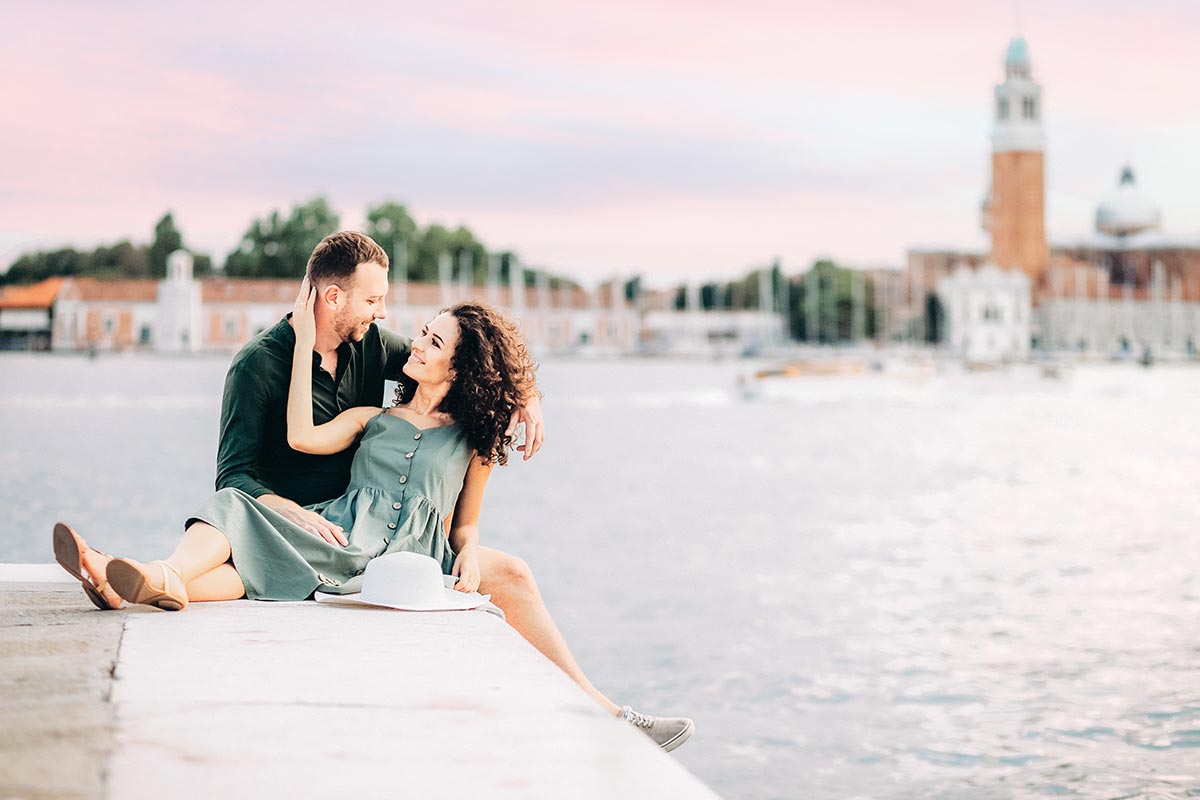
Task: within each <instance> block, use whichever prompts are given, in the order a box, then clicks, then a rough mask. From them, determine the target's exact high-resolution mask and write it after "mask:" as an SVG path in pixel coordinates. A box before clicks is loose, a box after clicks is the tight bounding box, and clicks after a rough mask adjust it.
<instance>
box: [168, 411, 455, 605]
mask: <svg viewBox="0 0 1200 800" xmlns="http://www.w3.org/2000/svg"><path fill="white" fill-rule="evenodd" d="M473 453H474V451H473V450H472V449H471V447H470V446H469V445H468V444H467V441H466V438H465V436H464V434H463V431H462V428H461V427H460V426H459V425H458V424H457V423H455V424H452V425H447V426H443V427H437V428H425V429H422V428H418V427H416V426H415V425H413V424H412V423H411V422H409V421H408V420H406V419H404V418H403V417H398V416H395V415H394V414H387V413H380V414H377V415H376V416H374V417H372V418H371V420H370V421H369V422H368V423H367V425H366V428H365V429H364V430H363V435H362V439H361V440H360V442H359V446H358V452H356V453H355V455H354V462H353V464H352V466H351V469H350V485H349V486H348V487H347V489H346V492H345V494H343V495H342V496H341V497H339V498H337V499H336V500H331V501H329V502H326V503H317V504H315V505H311V506H306V508H308V509H310V510H312V511H316V512H317V513H318V514H320V515H321V516H322V517H324V518H325V519H327V520H329V521H330V522H332V523H334V524H336V525H340V526H341V528H342V530H343V531H344V532H345V535H346V538H347V540H349V544H348V545H347V546H346V547H342V546H341V545H338V544H329V543H328V542H326V541H325V540H324V539H321V538H320V537H319V536H316V535H315V534H313V533H310V532H309V531H307V530H305V529H303V528H301V527H300V526H298V525H296V524H295V523H293V522H292V521H290V520H288V519H286V518H284V517H283V516H281V515H280V514H278V513H277V512H275V511H273V510H271V509H270V508H267V507H266V506H265V505H263V504H262V503H259V502H258V501H257V500H255V499H254V498H252V497H251V496H250V495H248V494H246V493H245V492H243V491H241V490H239V489H221V490H220V491H218V492H217V493H216V494H215V495H213V497H212V498H211V499H210V500H209V501H208V502H206V503H205V504H204V505H203V506H201V508H200V510H199V511H197V512H196V513H195V514H192V515H191V517H189V518H188V521H187V525H191V524H192V523H193V522H194V521H196V520H200V521H202V522H207V523H208V524H209V525H212V526H213V527H214V528H216V529H217V530H219V531H221V532H222V533H223V534H225V536H226V538H228V539H229V544H230V546H231V547H232V549H233V566H234V567H235V568H236V569H237V571H238V574H239V575H241V577H242V583H243V584H245V587H246V596H247V597H248V598H250V599H252V600H304V599H306V598H308V597H310V596H311V595H312V594H313V592H314V591H321V592H330V593H333V594H347V593H350V592H357V591H359V590H360V589H361V588H362V586H361V584H362V578H361V576H362V574H363V570H364V569H366V566H367V562H368V561H370V560H371V559H372V558H376V557H378V556H381V555H383V554H384V553H394V552H399V551H412V552H415V553H423V554H424V555H427V556H430V557H432V558H433V559H434V560H435V561H437V562H438V563H439V564H441V566H442V572H443V573H444V574H447V575H448V574H450V570H451V568H452V567H453V566H454V557H455V553H454V551H453V550H452V549H451V548H450V542H449V541H448V540H447V538H446V528H445V525H444V520H445V519H446V518H447V517H448V516H450V514H451V513H453V511H454V504H455V503H456V502H457V500H458V495H459V492H460V491H461V490H462V487H463V479H464V478H465V477H466V474H467V466H468V465H469V464H470V461H471V456H472V455H473Z"/></svg>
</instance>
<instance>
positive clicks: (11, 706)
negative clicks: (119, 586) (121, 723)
mask: <svg viewBox="0 0 1200 800" xmlns="http://www.w3.org/2000/svg"><path fill="white" fill-rule="evenodd" d="M23 566H24V565H22V567H23ZM53 570H57V572H54V571H51V570H50V569H49V568H45V569H40V570H34V569H28V568H22V569H17V570H11V569H8V570H6V568H5V566H4V565H0V798H5V799H7V798H68V797H69V798H101V797H103V796H104V778H105V771H106V766H107V763H108V759H109V756H110V755H111V752H112V742H113V736H114V723H115V720H114V714H113V706H112V705H111V703H110V702H109V694H110V687H111V683H112V677H111V676H112V670H113V667H114V664H115V662H116V658H117V651H118V645H119V642H120V639H121V629H122V627H123V626H124V623H125V619H124V618H125V616H126V615H125V614H122V613H119V612H101V611H99V610H98V609H96V608H95V607H93V606H92V604H91V603H90V602H88V599H87V598H86V597H85V596H84V594H83V592H82V591H81V590H80V589H79V584H78V583H77V582H70V583H63V582H61V580H60V579H59V574H61V570H58V567H57V566H54V567H53ZM62 577H63V578H68V579H69V576H67V575H65V574H62ZM46 578H51V579H53V580H54V581H55V582H53V583H51V582H46V581H45V580H43V579H46ZM27 579H33V580H32V581H31V580H27Z"/></svg>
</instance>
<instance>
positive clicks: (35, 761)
mask: <svg viewBox="0 0 1200 800" xmlns="http://www.w3.org/2000/svg"><path fill="white" fill-rule="evenodd" d="M0 709H3V716H4V724H3V725H0V798H7V797H44V798H59V797H62V798H66V797H87V798H91V797H95V798H102V797H108V798H127V797H129V798H137V797H172V798H183V797H197V798H199V797H203V798H209V797H214V796H239V797H240V796H257V797H299V796H318V795H323V794H328V793H337V795H339V796H344V797H345V796H351V797H352V796H359V797H376V796H381V795H383V794H384V793H385V792H386V793H387V794H389V795H395V796H402V797H442V796H447V795H451V794H454V795H466V796H471V795H475V796H487V797H495V798H505V797H511V798H529V797H572V798H591V797H596V798H600V797H623V796H633V795H643V794H648V795H651V796H660V797H671V798H692V797H696V798H701V797H704V798H712V797H715V794H714V793H713V792H712V791H711V790H710V789H709V788H708V787H706V786H705V785H704V784H703V783H701V782H700V781H699V780H698V779H697V778H695V777H694V776H693V775H691V773H689V772H688V771H687V770H685V769H684V768H683V767H682V766H681V765H680V764H679V763H678V762H677V761H676V760H675V759H674V758H673V757H672V756H671V755H670V754H666V753H663V752H662V751H661V750H659V749H658V748H657V747H655V746H654V745H653V743H652V742H650V740H649V739H647V738H646V737H645V736H644V735H643V734H642V733H640V732H639V731H637V730H635V729H634V728H632V727H631V726H629V725H628V724H626V723H623V722H619V721H617V720H614V719H612V718H610V717H609V716H608V715H607V714H606V713H605V712H604V711H603V710H602V709H601V708H600V707H599V706H598V705H596V703H595V702H594V701H593V700H591V699H590V698H589V697H587V695H585V694H584V693H583V692H582V691H581V690H580V689H579V688H578V687H577V686H576V685H575V684H574V683H573V682H572V681H571V680H570V679H568V678H567V676H566V675H565V674H563V673H562V671H561V670H559V669H558V668H557V667H556V666H554V665H553V664H552V663H550V662H549V661H548V660H547V659H546V658H545V657H543V656H542V655H541V654H540V653H538V652H537V651H536V650H535V649H534V648H533V647H531V646H530V645H529V644H528V643H527V642H526V641H525V640H524V639H522V638H521V637H520V635H518V634H517V633H516V631H514V630H513V629H512V628H511V627H509V626H508V625H507V624H506V623H504V622H503V621H502V620H501V619H499V618H498V617H496V616H494V615H492V614H489V613H486V612H483V611H463V612H439V613H412V612H399V611H390V610H383V609H368V608H347V607H336V606H324V605H318V604H316V603H263V602H249V601H235V602H228V603H197V604H195V605H193V606H191V607H189V608H188V609H187V610H185V611H184V612H181V613H168V612H162V611H157V610H154V609H149V608H140V607H139V608H131V609H127V610H121V611H115V612H100V611H98V610H96V609H95V608H93V607H92V605H91V604H90V603H89V602H88V601H87V599H86V598H85V597H84V595H83V593H82V592H81V591H79V589H78V584H77V583H76V582H74V581H72V580H71V579H70V577H69V576H67V575H66V574H65V573H63V572H62V570H60V569H59V568H58V567H57V565H53V564H49V565H41V564H39V565H24V564H22V565H6V564H0ZM698 735H703V734H702V733H701V734H698ZM685 746H686V745H685Z"/></svg>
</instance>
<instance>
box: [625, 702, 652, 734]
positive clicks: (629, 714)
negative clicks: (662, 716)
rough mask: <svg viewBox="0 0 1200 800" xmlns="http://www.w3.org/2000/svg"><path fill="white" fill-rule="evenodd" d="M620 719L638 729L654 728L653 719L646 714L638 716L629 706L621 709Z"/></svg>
mask: <svg viewBox="0 0 1200 800" xmlns="http://www.w3.org/2000/svg"><path fill="white" fill-rule="evenodd" d="M621 719H623V720H625V721H626V722H632V723H633V724H634V725H637V726H638V727H639V728H647V729H648V728H651V727H653V726H654V717H651V716H649V715H648V714H639V713H638V712H636V711H634V710H633V709H632V708H630V707H629V706H624V707H622V708H621Z"/></svg>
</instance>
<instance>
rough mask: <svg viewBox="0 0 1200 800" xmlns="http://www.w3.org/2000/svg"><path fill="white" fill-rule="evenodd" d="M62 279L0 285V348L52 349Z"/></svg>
mask: <svg viewBox="0 0 1200 800" xmlns="http://www.w3.org/2000/svg"><path fill="white" fill-rule="evenodd" d="M62 282H63V279H62V278H47V279H46V280H44V281H42V282H41V283H35V284H33V285H31V286H7V287H0V350H49V349H50V343H51V328H52V325H53V320H54V298H55V297H56V296H57V295H58V292H59V289H60V288H61V287H62Z"/></svg>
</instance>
